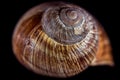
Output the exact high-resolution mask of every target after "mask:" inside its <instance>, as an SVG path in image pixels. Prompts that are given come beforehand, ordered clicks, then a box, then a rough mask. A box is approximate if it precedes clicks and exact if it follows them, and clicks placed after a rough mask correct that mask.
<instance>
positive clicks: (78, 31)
mask: <svg viewBox="0 0 120 80" xmlns="http://www.w3.org/2000/svg"><path fill="white" fill-rule="evenodd" d="M12 44H13V51H14V54H15V56H16V57H17V59H18V60H19V61H20V62H21V64H23V65H24V66H25V67H26V68H28V69H30V70H32V71H34V72H35V73H38V74H41V75H47V76H52V77H69V76H73V75H76V74H78V73H80V72H82V71H83V70H85V69H86V68H87V67H88V66H91V65H93V66H94V65H103V64H110V65H112V64H113V62H112V57H111V55H110V52H111V47H110V43H109V40H108V38H107V35H106V33H105V31H104V30H103V28H102V27H101V25H100V24H99V23H98V21H96V20H95V18H93V16H91V15H90V14H89V13H88V12H87V11H86V10H84V9H83V8H81V7H79V6H77V5H74V4H68V3H64V2H48V3H44V4H40V5H38V6H36V7H34V8H32V9H31V10H29V11H28V12H27V13H26V14H24V15H23V17H22V18H21V19H20V21H19V22H18V23H17V25H16V28H15V30H14V33H13V39H12Z"/></svg>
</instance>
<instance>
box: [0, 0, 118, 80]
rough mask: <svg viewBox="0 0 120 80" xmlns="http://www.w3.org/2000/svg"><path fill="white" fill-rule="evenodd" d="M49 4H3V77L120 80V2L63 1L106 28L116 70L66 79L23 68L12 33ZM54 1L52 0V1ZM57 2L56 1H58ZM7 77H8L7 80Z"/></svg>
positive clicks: (16, 0) (13, 0) (23, 0)
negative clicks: (27, 14)
mask: <svg viewBox="0 0 120 80" xmlns="http://www.w3.org/2000/svg"><path fill="white" fill-rule="evenodd" d="M46 1H47V0H44V1H40V0H8V1H7V0H6V1H5V0H4V2H3V1H0V14H1V15H0V24H1V26H0V77H3V78H4V79H6V78H9V79H12V80H44V79H47V80H50V79H53V80H66V79H67V80H99V79H100V80H105V79H106V80H119V79H120V70H119V68H120V62H119V61H120V49H119V45H120V39H119V36H120V35H119V34H120V31H119V27H120V26H119V19H120V18H118V17H119V14H118V11H119V7H118V5H119V4H117V3H118V2H116V1H115V0H114V1H106V2H105V0H104V1H101V0H99V1H98V0H96V1H92V0H64V1H66V2H71V3H74V4H76V5H79V6H81V7H83V8H84V9H86V10H87V11H88V12H90V13H91V14H92V15H94V17H96V18H97V19H98V21H99V22H100V23H101V24H102V25H103V26H104V28H105V31H106V32H107V34H108V36H109V38H110V41H111V45H112V49H113V57H114V61H115V66H114V67H110V66H97V67H89V68H88V69H86V70H85V71H84V72H82V73H80V74H78V75H76V76H73V77H70V78H66V79H60V78H52V77H47V76H41V75H37V74H35V73H33V72H31V71H29V70H27V69H26V68H25V67H23V66H22V65H21V64H20V63H19V62H18V61H17V59H16V58H15V56H14V54H13V51H12V44H11V40H12V33H13V30H14V28H15V25H16V23H17V21H18V20H19V19H20V17H21V16H22V15H23V14H24V13H25V12H26V11H27V10H29V9H30V8H32V7H33V6H36V5H38V4H40V3H43V2H46ZM49 1H53V0H49ZM56 1H57V0H56ZM4 76H5V77H4Z"/></svg>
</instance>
